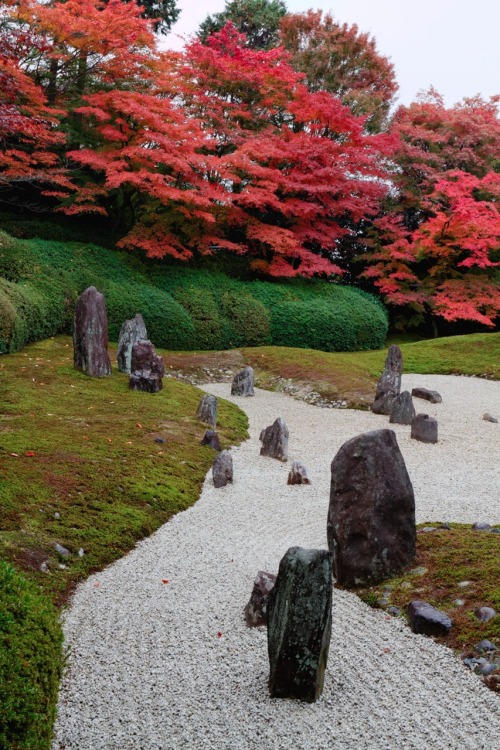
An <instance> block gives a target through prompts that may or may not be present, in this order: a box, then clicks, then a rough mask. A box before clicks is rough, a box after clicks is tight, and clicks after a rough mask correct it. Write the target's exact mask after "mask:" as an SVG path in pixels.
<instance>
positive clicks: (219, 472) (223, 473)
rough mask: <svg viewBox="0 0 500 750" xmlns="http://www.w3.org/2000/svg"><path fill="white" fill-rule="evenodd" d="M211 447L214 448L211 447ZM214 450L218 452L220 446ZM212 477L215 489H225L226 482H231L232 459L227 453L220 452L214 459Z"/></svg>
mask: <svg viewBox="0 0 500 750" xmlns="http://www.w3.org/2000/svg"><path fill="white" fill-rule="evenodd" d="M215 434H216V433H214V435H215ZM217 440H218V438H217ZM212 447H214V446H213V445H212ZM216 450H220V444H219V448H216ZM212 477H213V480H214V486H215V487H225V486H226V484H228V482H232V481H233V457H232V455H231V453H230V452H229V451H222V452H221V453H219V455H218V456H216V457H215V459H214V462H213V465H212Z"/></svg>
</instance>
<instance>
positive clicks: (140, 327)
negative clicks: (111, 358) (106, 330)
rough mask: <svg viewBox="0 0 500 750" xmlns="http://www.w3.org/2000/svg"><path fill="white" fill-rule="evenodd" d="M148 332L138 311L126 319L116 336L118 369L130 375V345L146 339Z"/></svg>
mask: <svg viewBox="0 0 500 750" xmlns="http://www.w3.org/2000/svg"><path fill="white" fill-rule="evenodd" d="M147 338H148V334H147V331H146V326H145V325H144V320H143V318H142V315H139V313H138V314H137V315H136V316H135V317H134V318H131V319H130V320H126V321H125V323H124V324H123V325H122V327H121V329H120V335H119V336H118V352H117V356H116V359H117V361H118V369H119V370H120V372H124V373H126V374H127V375H130V373H131V372H132V347H133V345H134V344H138V343H139V341H147Z"/></svg>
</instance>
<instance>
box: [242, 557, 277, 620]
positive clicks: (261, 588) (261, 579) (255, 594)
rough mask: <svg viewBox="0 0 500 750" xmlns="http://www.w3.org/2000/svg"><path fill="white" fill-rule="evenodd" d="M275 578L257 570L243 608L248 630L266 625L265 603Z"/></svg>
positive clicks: (270, 574)
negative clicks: (250, 591)
mask: <svg viewBox="0 0 500 750" xmlns="http://www.w3.org/2000/svg"><path fill="white" fill-rule="evenodd" d="M275 582H276V576H275V575H274V574H273V573H266V572H265V571H264V570H259V572H258V573H257V575H256V577H255V580H254V582H253V589H252V593H251V594H250V599H249V601H248V604H247V605H246V607H245V611H244V614H245V622H246V624H247V625H248V627H249V628H257V627H259V626H260V625H266V624H267V603H268V601H269V596H270V594H271V591H272V590H273V588H274V584H275Z"/></svg>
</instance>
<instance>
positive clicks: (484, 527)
mask: <svg viewBox="0 0 500 750" xmlns="http://www.w3.org/2000/svg"><path fill="white" fill-rule="evenodd" d="M472 528H473V530H474V531H491V526H490V524H489V523H486V521H476V522H475V523H473V524H472Z"/></svg>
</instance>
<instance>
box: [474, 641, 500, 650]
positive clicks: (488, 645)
mask: <svg viewBox="0 0 500 750" xmlns="http://www.w3.org/2000/svg"><path fill="white" fill-rule="evenodd" d="M474 650H475V651H488V652H494V651H499V650H500V649H498V648H497V646H495V644H494V643H492V642H491V641H488V640H487V639H484V640H483V641H479V643H476V645H475V646H474Z"/></svg>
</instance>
